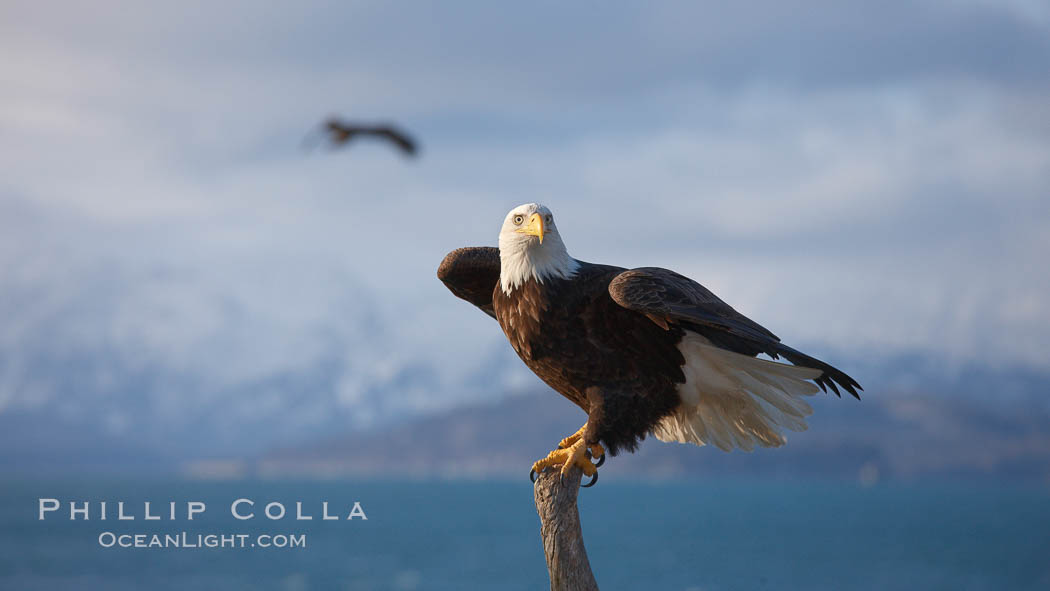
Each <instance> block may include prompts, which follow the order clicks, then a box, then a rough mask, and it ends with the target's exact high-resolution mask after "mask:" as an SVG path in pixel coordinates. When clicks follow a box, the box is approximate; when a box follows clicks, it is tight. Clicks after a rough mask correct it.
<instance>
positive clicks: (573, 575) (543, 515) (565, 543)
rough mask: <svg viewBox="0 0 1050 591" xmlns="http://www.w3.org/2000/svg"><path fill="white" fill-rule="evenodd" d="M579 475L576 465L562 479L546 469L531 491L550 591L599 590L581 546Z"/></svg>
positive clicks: (585, 552) (585, 553)
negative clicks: (578, 507)
mask: <svg viewBox="0 0 1050 591" xmlns="http://www.w3.org/2000/svg"><path fill="white" fill-rule="evenodd" d="M581 476H583V473H582V472H581V471H580V469H579V468H577V467H575V466H573V467H572V469H571V471H570V472H569V473H568V474H567V475H566V476H565V478H564V479H563V478H561V475H560V474H559V472H558V470H547V471H545V472H543V473H542V474H540V475H539V476H538V477H537V478H536V485H535V486H534V488H533V492H534V494H535V496H536V512H537V513H539V514H540V523H541V525H540V534H541V535H542V536H543V553H544V554H546V555H547V570H548V571H549V572H550V577H551V591H591V590H593V591H598V583H597V582H595V580H594V573H592V572H591V565H590V563H589V562H588V561H587V550H586V549H585V548H584V547H583V531H582V530H581V529H580V512H579V510H578V509H577V508H576V497H577V495H579V493H580V477H581Z"/></svg>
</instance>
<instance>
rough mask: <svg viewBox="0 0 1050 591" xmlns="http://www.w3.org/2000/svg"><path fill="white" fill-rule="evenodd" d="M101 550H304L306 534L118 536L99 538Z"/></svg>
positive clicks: (109, 535) (182, 533)
mask: <svg viewBox="0 0 1050 591" xmlns="http://www.w3.org/2000/svg"><path fill="white" fill-rule="evenodd" d="M98 545H99V546H102V547H103V548H146V549H148V548H182V549H188V550H197V549H210V548H306V534H191V533H188V532H180V533H172V534H118V533H114V532H109V531H104V532H102V533H100V534H99V535H98Z"/></svg>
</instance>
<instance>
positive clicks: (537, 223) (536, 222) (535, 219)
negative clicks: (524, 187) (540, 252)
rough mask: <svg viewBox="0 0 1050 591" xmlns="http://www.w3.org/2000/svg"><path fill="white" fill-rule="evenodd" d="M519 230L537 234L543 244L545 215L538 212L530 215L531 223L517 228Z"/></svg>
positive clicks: (522, 232)
mask: <svg viewBox="0 0 1050 591" xmlns="http://www.w3.org/2000/svg"><path fill="white" fill-rule="evenodd" d="M517 232H519V233H521V234H528V235H530V236H536V237H538V238H539V239H540V244H543V216H542V215H540V214H538V213H534V214H532V216H530V217H529V225H527V226H525V227H524V228H521V229H519V230H517Z"/></svg>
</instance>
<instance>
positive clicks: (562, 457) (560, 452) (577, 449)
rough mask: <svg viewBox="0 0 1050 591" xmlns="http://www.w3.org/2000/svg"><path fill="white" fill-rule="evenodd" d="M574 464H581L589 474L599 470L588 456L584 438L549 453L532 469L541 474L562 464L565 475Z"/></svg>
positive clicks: (581, 468)
mask: <svg viewBox="0 0 1050 591" xmlns="http://www.w3.org/2000/svg"><path fill="white" fill-rule="evenodd" d="M574 465H575V466H579V468H580V470H583V473H584V474H586V475H587V476H594V474H595V473H596V472H598V467H597V466H595V465H594V464H593V463H591V460H590V458H588V457H587V446H586V445H584V443H583V440H582V439H577V440H576V442H575V443H573V444H571V445H569V447H567V448H559V449H556V450H554V451H552V452H551V453H549V454H547V457H545V458H543V459H542V460H540V461H538V462H536V463H535V464H533V465H532V471H533V472H535V473H537V474H539V473H540V472H543V471H544V470H546V469H547V468H549V467H551V466H561V470H560V472H561V475H562V477H564V476H565V475H566V474H568V473H569V469H570V468H571V467H572V466H574Z"/></svg>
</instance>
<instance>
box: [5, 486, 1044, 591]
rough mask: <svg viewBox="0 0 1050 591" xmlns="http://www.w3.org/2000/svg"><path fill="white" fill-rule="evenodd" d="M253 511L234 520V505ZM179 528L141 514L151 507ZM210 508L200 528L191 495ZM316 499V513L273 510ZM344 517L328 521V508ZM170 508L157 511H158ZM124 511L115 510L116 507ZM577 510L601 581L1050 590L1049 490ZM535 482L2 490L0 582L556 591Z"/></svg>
mask: <svg viewBox="0 0 1050 591" xmlns="http://www.w3.org/2000/svg"><path fill="white" fill-rule="evenodd" d="M42 497H43V498H56V499H59V500H62V501H68V500H70V499H74V500H78V501H83V500H89V501H93V504H92V507H91V510H92V512H93V513H94V512H95V511H97V501H99V500H107V501H109V502H110V503H111V507H112V503H113V502H115V501H117V500H123V501H125V502H126V506H127V507H128V508H129V509H128V512H129V513H131V514H135V515H137V517H138V519H137V520H135V521H124V522H118V521H114V520H113V515H112V513H111V515H110V519H109V520H107V521H104V522H103V521H98V520H97V514H93V515H92V520H91V521H87V522H85V521H70V520H69V519H68V506H67V505H65V504H63V506H62V511H60V512H56V513H50V514H48V517H47V519H45V520H44V521H39V520H38V519H37V499H38V498H42ZM240 497H247V498H251V499H253V500H254V501H255V502H256V506H255V508H254V509H255V512H256V513H257V517H256V518H255V519H252V520H248V521H238V520H236V519H234V518H233V517H232V516H231V515H230V513H229V506H230V504H231V503H232V501H234V500H235V499H237V498H240ZM145 500H150V501H152V502H153V504H154V508H155V511H154V512H155V513H162V514H164V516H165V517H167V515H166V512H167V510H168V505H167V502H168V501H169V500H176V501H179V502H180V509H179V515H178V520H177V521H174V522H172V521H168V520H162V521H148V522H144V521H142V519H141V513H142V502H143V501H145ZM191 500H200V501H204V502H205V503H206V504H207V511H206V512H205V513H204V514H203V515H200V516H198V517H197V518H196V519H195V520H193V521H187V520H186V516H185V505H184V503H185V502H186V501H191ZM297 500H298V501H302V502H303V503H304V509H305V513H307V514H312V515H313V516H314V520H313V521H295V520H294V519H292V518H290V517H286V518H285V519H283V520H280V521H270V520H268V519H266V518H265V517H262V509H263V507H264V505H265V504H266V503H268V502H270V501H279V502H282V503H283V504H284V505H285V506H286V507H287V509H288V511H289V512H290V513H294V507H295V501H297ZM321 500H328V501H329V503H330V505H331V509H332V511H331V512H332V513H341V514H343V515H344V516H345V515H346V514H347V513H348V512H349V510H350V507H351V506H352V504H353V502H354V501H360V503H361V507H362V508H363V509H364V511H365V513H366V515H367V517H368V520H367V521H362V520H353V521H345V520H341V521H321V520H320V512H321V507H320V501H321ZM158 505H160V509H159V510H156V507H157V506H158ZM111 510H112V509H111ZM580 510H581V516H582V520H583V527H584V534H585V539H586V541H587V550H588V554H589V556H590V560H591V565H592V567H593V570H594V572H595V574H596V576H597V579H598V582H599V584H600V585H601V587H602V588H603V589H606V590H608V589H694V590H701V589H702V590H704V591H717V590H729V589H786V590H793V589H806V590H813V589H836V590H848V589H858V590H859V589H865V590H874V589H952V590H959V589H989V590H991V589H995V590H999V589H1050V492H1048V491H1046V490H1042V489H1022V488H1007V487H994V486H990V485H984V486H969V487H966V486H960V485H943V486H876V487H873V488H869V489H864V488H860V487H858V486H855V485H850V484H842V483H826V482H821V483H811V484H797V483H795V484H784V483H782V482H776V481H769V482H763V481H747V482H743V481H735V482H729V483H727V482H690V483H675V484H631V483H623V482H615V481H610V482H605V481H603V482H601V483H600V484H599V485H598V486H597V487H595V488H593V489H590V490H584V491H582V493H581V497H580ZM103 531H111V532H114V533H123V532H128V533H155V532H161V533H163V532H181V531H187V532H189V533H190V534H196V533H219V534H234V533H248V534H251V535H252V536H253V537H252V539H254V536H255V535H256V534H259V533H271V534H275V533H295V534H300V533H305V534H306V536H307V538H306V540H307V547H306V548H284V549H273V548H270V549H263V548H258V547H256V548H225V549H187V548H182V549H157V548H149V549H146V548H118V547H113V548H103V547H100V545H99V542H98V536H99V534H100V533H101V532H103ZM546 586H547V572H546V567H545V564H544V558H543V552H542V548H541V545H540V538H539V519H538V518H537V517H536V514H535V509H534V506H533V501H532V489H531V486H530V485H529V483H528V482H527V481H523V482H499V483H492V482H484V483H479V482H401V483H395V482H364V481H363V482H328V481H307V482H286V481H242V482H195V481H161V480H153V481H142V480H91V479H87V480H44V481H41V480H37V481H17V480H16V481H14V482H11V481H7V482H5V483H4V484H2V485H0V589H18V590H33V589H48V590H50V589H76V590H90V589H106V590H118V591H119V590H123V589H150V590H151V591H152V590H165V589H223V590H236V589H274V590H288V591H304V590H311V589H402V590H411V589H475V588H477V589H498V590H512V589H543V588H546Z"/></svg>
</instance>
